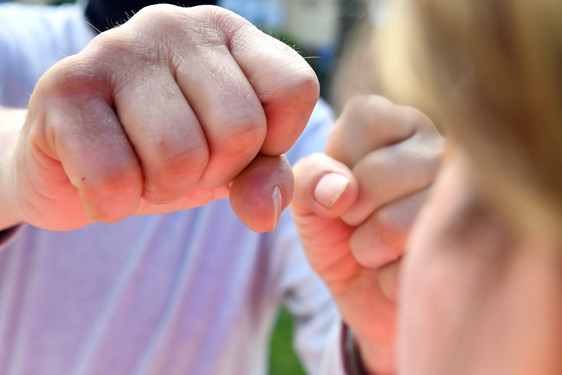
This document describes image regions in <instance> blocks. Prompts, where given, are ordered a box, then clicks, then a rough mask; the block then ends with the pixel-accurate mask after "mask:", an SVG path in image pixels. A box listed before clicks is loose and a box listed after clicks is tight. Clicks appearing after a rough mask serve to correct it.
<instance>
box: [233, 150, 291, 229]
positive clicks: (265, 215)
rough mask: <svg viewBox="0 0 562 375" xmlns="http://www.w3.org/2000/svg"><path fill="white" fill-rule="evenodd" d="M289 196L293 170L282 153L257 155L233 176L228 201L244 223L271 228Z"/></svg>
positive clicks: (254, 226) (277, 219)
mask: <svg viewBox="0 0 562 375" xmlns="http://www.w3.org/2000/svg"><path fill="white" fill-rule="evenodd" d="M292 196H293V173H292V171H291V167H290V165H289V162H288V161H287V158H285V156H277V157H272V156H263V155H259V156H258V157H256V159H254V161H253V162H252V163H251V164H250V165H249V166H248V167H247V168H246V169H245V170H244V171H243V172H242V173H241V174H240V175H239V176H238V177H236V179H235V180H234V182H233V183H232V185H231V187H230V204H231V206H232V209H233V211H234V212H235V213H236V215H238V217H239V218H240V220H242V222H243V223H244V224H246V226H247V227H248V228H250V229H252V230H253V231H256V232H260V233H261V232H268V231H271V230H273V229H274V228H275V227H276V226H277V223H278V222H279V217H280V216H281V212H282V211H283V210H284V209H285V208H286V207H287V205H288V204H289V202H290V201H291V199H292Z"/></svg>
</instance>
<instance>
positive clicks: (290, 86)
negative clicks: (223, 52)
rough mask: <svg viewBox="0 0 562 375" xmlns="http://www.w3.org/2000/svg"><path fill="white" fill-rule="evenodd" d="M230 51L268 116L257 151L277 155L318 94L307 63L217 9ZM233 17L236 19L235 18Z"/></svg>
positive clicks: (301, 124) (294, 134) (303, 123)
mask: <svg viewBox="0 0 562 375" xmlns="http://www.w3.org/2000/svg"><path fill="white" fill-rule="evenodd" d="M215 19H216V20H218V21H217V23H218V24H219V25H222V27H223V30H225V35H226V36H227V39H228V40H229V42H230V51H231V53H232V56H233V57H234V59H235V60H236V61H237V63H238V65H239V66H240V68H241V69H242V71H243V72H244V74H245V76H246V77H247V78H248V81H249V82H250V83H251V84H252V87H253V89H254V91H255V93H256V95H257V97H258V98H259V100H260V102H261V104H262V106H263V109H264V111H265V116H266V118H267V134H266V137H265V140H264V142H263V145H262V147H261V149H260V153H262V154H265V155H280V154H282V153H284V152H286V151H287V150H288V149H289V148H290V147H291V146H292V145H293V143H294V142H295V141H296V140H297V138H298V137H299V135H300V134H301V132H302V130H303V129H304V127H305V126H306V124H307V122H308V119H309V118H310V115H311V113H312V110H313V109H314V106H315V104H316V102H317V101H318V96H319V93H320V88H319V83H318V78H317V77H316V74H315V73H314V71H313V70H312V68H311V67H310V65H309V64H308V63H307V62H306V61H305V60H304V59H303V58H302V57H301V56H300V55H299V54H298V53H297V52H296V51H295V50H293V49H292V48H290V47H289V46H287V45H286V44H285V43H283V42H281V41H279V40H277V39H275V38H273V37H271V36H268V35H266V34H264V33H262V32H260V31H259V30H258V29H257V28H256V27H255V26H253V25H251V24H250V23H248V22H246V21H243V22H241V21H240V20H241V18H239V17H238V16H236V15H229V16H227V17H225V16H224V14H223V13H222V12H221V11H217V12H216V15H215ZM234 19H235V20H234Z"/></svg>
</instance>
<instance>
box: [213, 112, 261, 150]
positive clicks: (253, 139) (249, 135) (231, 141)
mask: <svg viewBox="0 0 562 375" xmlns="http://www.w3.org/2000/svg"><path fill="white" fill-rule="evenodd" d="M252 112H253V111H252ZM225 123H228V124H229V125H228V131H224V132H220V133H218V134H217V135H216V138H215V139H214V140H213V142H212V144H213V147H212V148H213V149H212V152H213V154H222V155H226V156H233V159H234V157H237V156H238V155H254V154H256V153H257V152H258V150H259V149H260V147H261V145H262V144H263V141H264V139H265V135H266V124H265V118H263V117H262V116H256V115H254V114H253V113H251V114H248V115H247V116H242V117H239V118H236V119H228V120H226V122H225ZM213 156H215V155H213Z"/></svg>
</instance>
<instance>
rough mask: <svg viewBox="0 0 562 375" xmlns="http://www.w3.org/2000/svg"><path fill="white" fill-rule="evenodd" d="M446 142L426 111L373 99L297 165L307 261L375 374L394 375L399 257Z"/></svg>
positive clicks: (295, 207)
mask: <svg viewBox="0 0 562 375" xmlns="http://www.w3.org/2000/svg"><path fill="white" fill-rule="evenodd" d="M442 144H443V140H442V138H441V137H440V136H439V135H438V133H437V132H436V131H435V129H434V128H433V125H432V124H431V122H430V121H429V119H427V117H425V116H423V115H422V114H421V113H419V112H417V111H415V110H413V109H412V108H407V107H401V106H398V105H395V104H392V103H390V102H388V101H387V100H385V99H382V98H379V97H367V98H362V99H357V100H354V101H352V103H351V104H350V105H348V106H347V108H346V110H344V112H343V113H342V116H341V117H340V119H339V120H338V122H337V124H336V126H335V128H334V130H333V131H332V133H331V134H330V138H329V140H328V146H327V150H326V154H325V155H322V154H318V155H313V156H311V157H309V158H306V159H304V160H302V161H301V162H299V163H298V164H297V165H296V166H295V168H294V172H295V180H296V184H295V199H294V201H293V203H292V212H293V216H294V218H295V223H296V224H297V227H298V230H299V234H300V236H301V240H302V242H303V246H304V248H305V251H306V253H307V257H308V260H309V262H310V264H311V266H312V268H313V269H314V270H315V271H316V272H317V273H318V274H319V276H320V277H321V278H322V279H323V281H324V282H325V283H326V285H327V286H328V288H329V290H330V292H331V294H332V296H333V298H334V300H335V302H336V304H337V305H338V309H339V311H340V314H341V316H342V319H343V321H344V322H345V323H346V324H347V325H348V326H349V328H350V329H351V330H352V331H353V333H354V336H355V340H356V342H357V345H358V347H359V349H360V352H361V355H362V357H363V359H364V362H365V365H366V367H367V369H368V370H369V371H370V372H372V373H373V374H392V373H394V371H395V364H394V342H395V318H396V283H397V272H398V268H399V263H400V257H401V255H402V253H403V252H404V244H405V239H406V237H407V234H408V232H409V229H410V226H411V223H412V220H413V218H414V217H415V214H416V212H417V210H418V209H419V207H420V205H421V203H422V202H423V200H424V198H425V194H426V191H427V189H428V187H429V186H430V185H431V183H432V181H433V178H434V176H435V173H436V171H437V169H438V166H439V159H440V155H441V152H442Z"/></svg>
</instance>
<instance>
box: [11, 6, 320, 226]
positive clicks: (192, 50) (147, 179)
mask: <svg viewBox="0 0 562 375" xmlns="http://www.w3.org/2000/svg"><path fill="white" fill-rule="evenodd" d="M317 99H318V81H317V79H316V76H315V75H314V72H313V71H312V69H311V68H310V67H309V66H308V64H307V63H306V62H305V61H304V60H303V59H302V58H301V57H300V56H299V55H298V54H297V53H296V52H295V51H293V50H292V49H291V48H289V47H288V46H286V45H284V44H283V43H281V42H279V41H277V40H275V39H274V38H271V37H269V36H267V35H265V34H263V33H261V32H260V31H258V30H257V29H256V28H255V27H254V26H252V25H251V24H249V23H248V22H247V21H245V20H244V19H243V18H242V17H239V16H237V15H235V14H233V13H231V12H228V11H226V10H224V9H221V8H218V7H211V6H206V7H194V8H180V7H175V6H171V5H157V6H151V7H147V8H145V9H143V10H142V11H140V12H138V13H137V14H136V15H135V16H134V17H132V18H131V19H130V20H129V21H128V22H126V23H125V24H124V25H122V26H119V27H117V28H115V29H112V30H110V31H107V32H104V33H102V34H100V35H99V36H98V37H96V38H95V39H94V40H92V42H91V43H90V44H89V45H88V46H87V47H86V48H85V49H84V50H83V51H82V52H81V53H79V54H77V55H75V56H72V57H69V58H67V59H65V60H63V61H61V62H60V63H59V64H57V65H55V66H54V67H53V68H52V69H51V70H49V71H48V72H47V73H46V74H45V75H44V76H43V77H42V78H41V79H40V81H39V82H38V84H37V86H36V88H35V90H34V92H33V94H32V96H31V99H30V102H29V107H28V113H27V119H26V122H25V126H24V127H23V129H22V130H21V135H20V136H19V138H20V141H19V142H18V143H17V146H14V147H12V148H10V149H13V153H12V154H10V155H7V156H6V155H4V157H3V160H6V161H7V162H6V163H5V164H4V165H3V167H2V168H3V171H2V176H3V177H2V180H1V181H0V184H2V186H0V192H2V196H3V197H2V198H1V199H3V202H0V206H2V205H3V207H9V209H10V211H11V212H12V216H13V217H15V218H18V219H19V220H21V221H26V222H28V223H30V224H32V225H36V226H39V227H42V228H47V229H55V230H68V229H73V228H77V227H80V226H83V225H85V224H88V223H90V222H92V221H94V220H96V221H103V222H114V221H118V220H121V219H123V218H125V217H127V216H129V215H132V214H150V213H160V212H169V211H174V210H178V209H187V208H191V207H195V206H200V205H204V204H206V203H208V202H210V201H212V200H214V199H221V198H224V197H226V196H228V194H229V191H230V196H231V201H232V203H233V206H234V207H235V210H236V212H237V214H238V215H239V216H240V217H241V219H242V220H243V221H244V222H245V223H246V224H247V225H249V226H250V228H252V229H254V230H257V231H266V230H270V229H272V228H273V227H274V226H275V223H276V220H277V218H278V215H279V214H280V212H281V211H282V209H283V208H284V207H285V206H286V205H287V204H288V202H289V201H290V200H291V195H292V174H291V170H290V168H289V166H288V163H287V161H286V160H285V159H284V158H283V157H281V156H280V155H281V154H283V153H284V152H285V151H287V150H288V149H289V148H290V147H291V146H292V144H293V143H294V142H295V140H296V139H297V138H298V136H299V135H300V133H301V131H302V130H303V128H304V126H305V125H306V123H307V121H308V118H309V116H310V113H311V112H312V109H313V107H314V105H315V103H316V101H317ZM242 172H243V173H242ZM6 176H8V177H6ZM249 181H252V182H253V183H250V182H249ZM256 181H260V184H259V185H258V184H256V183H255V182H256ZM230 186H232V190H230ZM276 187H278V189H276ZM248 197H252V200H251V202H249V201H248V200H247V199H248ZM249 204H251V205H252V207H251V208H249V207H248V205H249ZM14 213H15V214H14Z"/></svg>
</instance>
